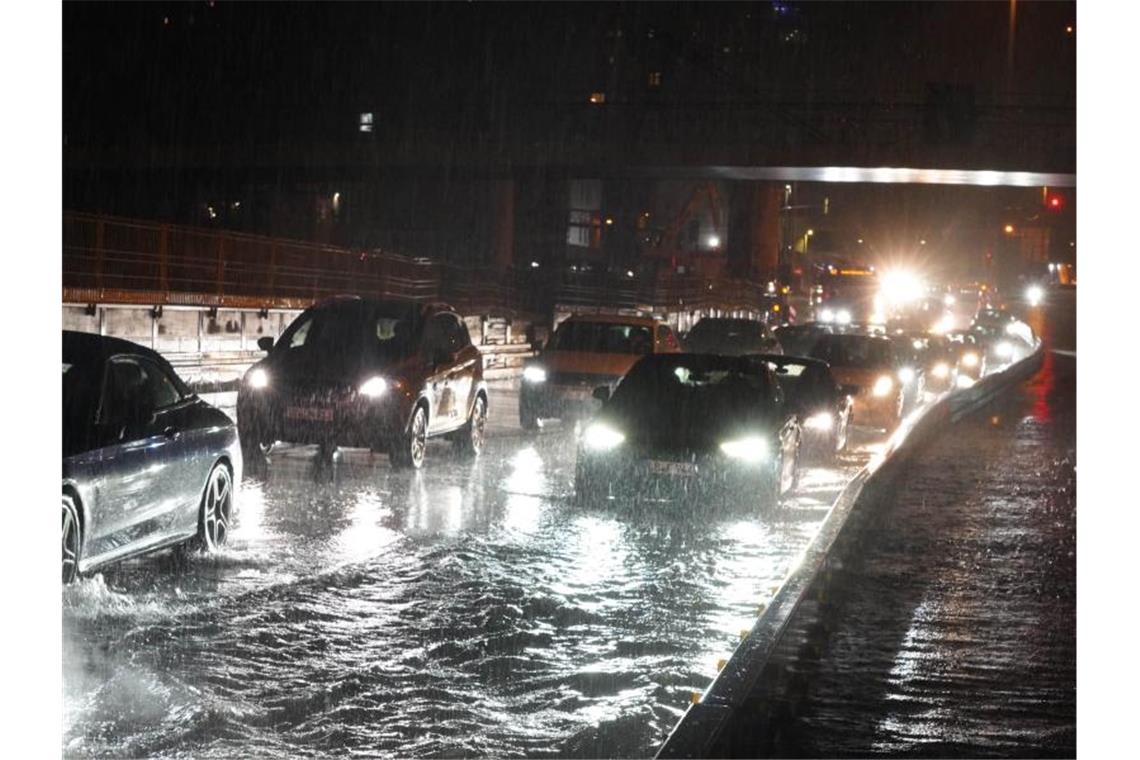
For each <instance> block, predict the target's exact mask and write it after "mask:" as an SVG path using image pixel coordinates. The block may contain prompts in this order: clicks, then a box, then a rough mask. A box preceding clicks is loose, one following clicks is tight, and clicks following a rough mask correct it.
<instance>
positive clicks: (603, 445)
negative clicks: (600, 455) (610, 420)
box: [582, 422, 625, 451]
mask: <svg viewBox="0 0 1140 760" xmlns="http://www.w3.org/2000/svg"><path fill="white" fill-rule="evenodd" d="M624 440H625V436H624V435H622V434H621V433H619V432H618V431H617V430H614V429H613V428H612V427H610V426H609V425H606V424H604V423H601V422H595V423H593V424H592V425H590V426H589V427H588V428H586V430H585V431H584V432H583V433H582V444H583V445H584V446H585V447H586V448H587V449H590V450H591V451H610V450H611V449H615V448H617V447H618V446H620V445H621V443H622V441H624Z"/></svg>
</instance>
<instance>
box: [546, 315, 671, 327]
mask: <svg viewBox="0 0 1140 760" xmlns="http://www.w3.org/2000/svg"><path fill="white" fill-rule="evenodd" d="M566 322H600V323H603V324H609V325H639V326H641V327H656V326H657V325H659V324H663V323H662V322H660V321H659V320H656V319H654V318H653V317H632V316H628V317H627V316H625V315H622V314H571V315H570V316H569V317H567V318H566V319H565V321H564V322H563V324H565V323H566Z"/></svg>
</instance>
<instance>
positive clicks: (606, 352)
mask: <svg viewBox="0 0 1140 760" xmlns="http://www.w3.org/2000/svg"><path fill="white" fill-rule="evenodd" d="M680 350H681V344H680V343H679V342H678V340H677V336H676V335H675V334H674V333H673V330H672V328H670V327H669V326H668V325H665V324H661V323H660V322H658V321H657V320H655V319H652V318H651V317H627V316H609V315H601V314H591V315H575V316H571V317H570V318H568V319H567V320H566V321H564V322H563V323H562V324H560V325H559V326H558V329H557V330H555V331H554V335H553V336H552V337H551V338H550V341H549V342H548V343H547V344H546V347H545V348H544V349H543V351H542V353H541V354H540V355H539V356H538V357H536V358H535V359H534V360H532V361H530V362H528V363H527V364H526V366H524V367H523V377H522V388H521V390H520V393H519V424H520V425H521V426H522V428H523V430H536V429H538V427H539V425H540V424H541V422H542V420H544V419H555V418H556V419H566V418H574V417H584V416H587V415H588V414H590V413H592V412H593V411H595V409H596V402H595V401H594V400H593V397H592V394H593V392H594V389H595V388H597V387H598V386H600V385H606V386H609V387H610V388H611V389H612V388H613V386H615V385H616V384H617V382H618V381H619V380H621V378H622V376H623V375H625V373H626V372H628V371H629V369H630V367H632V366H633V365H634V363H635V362H636V361H637V360H638V359H640V358H642V357H643V356H646V355H649V354H667V353H677V352H679V351H680Z"/></svg>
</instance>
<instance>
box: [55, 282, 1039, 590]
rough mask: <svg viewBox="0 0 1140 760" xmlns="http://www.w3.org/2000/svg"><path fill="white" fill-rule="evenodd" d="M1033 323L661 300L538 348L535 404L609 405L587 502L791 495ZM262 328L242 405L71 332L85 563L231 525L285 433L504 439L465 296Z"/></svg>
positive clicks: (398, 453)
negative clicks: (743, 311)
mask: <svg viewBox="0 0 1140 760" xmlns="http://www.w3.org/2000/svg"><path fill="white" fill-rule="evenodd" d="M706 323H708V324H707V325H706ZM1033 341H1034V337H1033V335H1032V331H1030V330H1029V328H1028V327H1027V326H1026V325H1024V324H1023V323H1021V322H1019V321H1017V320H1015V319H1012V318H1011V317H1009V315H1007V314H1005V313H1004V312H999V311H993V312H991V311H989V310H983V311H980V312H979V313H978V314H977V315H976V317H975V319H974V320H973V323H972V324H971V326H970V328H969V329H968V330H966V331H963V332H960V333H949V334H946V335H935V334H929V333H922V334H916V333H909V332H907V331H905V330H901V329H899V330H895V331H894V332H888V331H887V330H885V329H884V328H882V327H874V326H866V325H854V324H848V325H835V324H816V323H809V324H807V325H796V326H786V327H782V328H779V329H777V330H776V331H775V332H774V333H773V332H771V331H769V330H768V328H767V326H766V325H764V324H762V323H759V322H753V323H749V322H748V320H738V319H713V320H702V321H701V322H699V323H698V324H697V326H696V327H695V328H694V330H693V331H692V332H691V333H690V334H689V335H688V336H686V342H685V344H684V345H683V344H682V341H681V340H680V339H678V337H677V336H676V335H675V334H674V332H673V331H672V329H671V328H670V327H669V326H668V325H665V324H663V323H660V322H658V321H655V320H653V319H651V318H649V317H637V316H617V315H610V316H607V315H577V316H572V317H570V318H569V319H567V320H565V321H564V322H562V324H560V325H559V327H558V329H557V330H556V331H555V332H554V335H553V336H552V338H551V340H550V341H549V342H548V344H547V345H546V346H545V347H544V349H543V350H542V351H541V352H540V353H539V355H538V356H537V357H536V358H535V359H534V360H532V361H530V362H528V363H527V364H526V366H525V367H524V369H523V376H522V383H521V389H520V399H519V423H520V425H521V427H522V428H524V429H526V430H534V429H536V428H537V427H538V426H539V425H540V424H541V423H542V421H543V420H545V419H550V418H562V419H572V420H577V419H585V418H589V419H588V421H586V423H585V425H584V426H583V427H582V430H581V435H580V436H579V441H578V460H577V465H576V473H575V489H576V493H577V495H578V497H579V498H580V499H581V500H583V501H584V502H597V501H601V500H605V499H608V498H610V497H616V496H623V495H624V496H634V497H637V498H646V497H648V498H667V499H675V498H683V499H687V500H692V499H696V500H704V499H706V498H708V497H710V496H713V495H727V496H734V497H742V498H744V499H751V500H757V501H759V502H760V503H762V504H766V505H775V504H778V503H779V501H780V499H781V498H782V497H783V496H784V495H785V494H787V493H789V492H790V491H792V490H794V489H795V488H796V484H797V482H798V474H799V468H800V461H801V454H802V453H803V452H805V451H806V452H814V453H817V454H819V455H822V456H824V457H825V458H832V457H835V456H837V455H838V454H839V453H840V452H842V451H843V450H844V448H845V447H846V446H847V442H848V439H849V431H850V429H851V426H852V425H861V426H873V427H877V428H887V429H889V428H893V427H894V426H895V425H896V424H897V423H898V422H899V420H900V419H901V418H902V416H903V415H904V414H905V413H906V412H907V410H908V409H909V408H911V407H912V406H914V405H915V404H917V403H919V401H920V399H921V396H922V393H923V391H924V389H927V388H928V389H930V390H933V391H936V392H942V391H946V390H949V389H951V388H954V387H965V386H968V385H969V384H972V383H973V382H976V381H977V380H978V379H979V378H980V377H981V376H982V375H983V373H984V372H985V371H986V368H987V367H992V366H994V365H995V364H1004V363H1008V362H1010V361H1012V360H1013V359H1014V357H1016V356H1017V355H1019V354H1020V353H1024V352H1025V351H1026V349H1027V348H1029V347H1031V346H1032V344H1033ZM1019 344H1020V345H1019ZM258 345H259V347H260V348H262V349H263V350H264V351H266V356H265V358H264V359H262V360H261V361H259V362H257V363H255V364H254V365H253V366H252V367H251V368H250V369H249V370H248V371H247V372H246V373H245V375H244V377H243V378H242V381H241V384H240V388H239V391H238V400H237V423H236V425H235V424H234V422H232V421H231V420H230V419H229V418H228V417H227V416H226V415H225V414H224V413H222V412H221V411H219V410H218V409H215V408H214V407H212V406H210V405H209V404H207V403H205V402H204V401H203V400H201V399H200V398H198V397H197V396H196V395H195V394H194V393H192V392H191V391H190V389H189V388H188V387H187V386H186V385H185V383H184V382H183V381H182V380H181V379H180V378H179V377H178V375H177V374H176V373H175V372H174V370H173V368H171V366H170V365H169V363H167V362H166V361H165V360H164V359H163V358H162V357H161V356H160V355H159V354H157V353H155V352H154V351H152V350H150V349H147V348H143V347H142V346H138V345H135V344H133V343H129V342H127V341H123V340H118V339H115V338H106V337H101V336H96V335H89V334H85V333H73V332H64V334H63V501H62V504H63V506H62V577H63V581H64V582H65V583H67V582H70V581H72V580H74V579H75V578H77V577H78V576H79V575H81V574H83V573H87V572H90V571H92V570H94V569H96V568H99V567H102V566H104V565H106V564H109V563H111V562H114V561H118V560H122V559H125V558H127V557H133V556H138V555H140V554H145V553H148V552H151V551H155V550H158V549H162V548H167V547H171V546H181V547H198V548H201V549H203V550H206V551H212V550H214V549H217V548H218V547H220V546H222V545H223V544H225V542H226V539H227V537H228V534H229V530H230V524H231V521H232V519H233V517H234V514H235V506H236V498H237V493H238V488H239V484H240V482H241V475H242V469H243V466H244V465H251V466H252V465H257V464H263V463H264V462H265V461H266V457H267V455H268V454H269V452H270V451H271V450H272V448H273V446H274V445H275V444H277V443H278V442H282V441H285V442H292V443H307V444H317V446H318V450H319V452H320V453H319V455H320V456H327V455H328V454H329V453H330V452H332V451H335V449H336V447H337V446H360V447H368V448H371V449H372V450H374V451H381V452H385V453H387V454H388V456H389V458H390V460H391V462H392V464H393V466H396V467H403V468H419V467H422V465H423V463H424V457H425V453H426V443H427V441H428V439H429V438H432V437H436V436H442V437H447V438H448V439H450V440H451V441H453V443H454V445H455V446H456V448H457V449H458V451H459V452H460V453H461V454H463V455H466V456H472V457H473V456H476V455H478V454H479V453H480V452H481V451H482V449H483V444H484V439H485V431H486V421H487V413H488V401H489V394H488V390H487V386H486V383H485V382H484V378H483V362H482V357H481V354H480V352H479V349H478V348H477V347H475V346H474V345H472V343H471V339H470V336H469V334H468V331H467V327H466V325H465V323H464V321H463V320H462V318H460V316H459V315H458V314H457V313H456V312H455V311H454V310H453V309H451V308H450V307H448V306H446V305H442V304H428V305H420V304H412V303H402V302H394V301H388V300H380V299H368V298H358V297H344V298H334V299H330V300H327V301H323V302H320V303H318V304H316V305H314V306H312V307H310V308H309V309H307V310H305V311H304V312H303V313H302V314H301V315H300V316H298V317H297V318H296V319H295V320H294V321H293V322H292V323H291V324H290V325H289V327H288V328H287V329H286V330H285V331H284V333H282V335H281V336H280V338H279V339H277V340H273V339H272V338H262V339H261V340H260V341H259V342H258ZM599 401H600V402H601V409H600V411H597V409H598V402H599Z"/></svg>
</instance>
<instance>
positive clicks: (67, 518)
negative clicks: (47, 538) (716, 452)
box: [63, 497, 80, 585]
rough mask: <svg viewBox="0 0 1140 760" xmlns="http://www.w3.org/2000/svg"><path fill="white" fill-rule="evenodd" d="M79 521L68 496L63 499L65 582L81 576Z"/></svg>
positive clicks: (70, 581)
mask: <svg viewBox="0 0 1140 760" xmlns="http://www.w3.org/2000/svg"><path fill="white" fill-rule="evenodd" d="M79 536H80V533H79V521H78V518H77V515H76V514H75V507H74V506H73V505H72V503H71V500H70V499H68V498H67V497H64V499H63V583H64V585H66V584H68V583H72V582H73V581H75V579H76V578H78V577H79Z"/></svg>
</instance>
